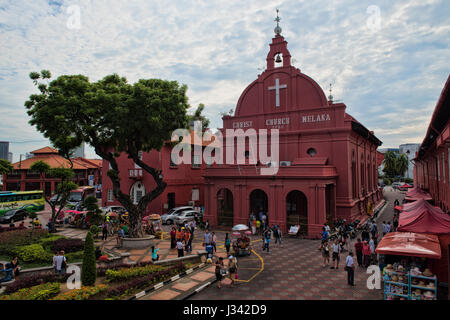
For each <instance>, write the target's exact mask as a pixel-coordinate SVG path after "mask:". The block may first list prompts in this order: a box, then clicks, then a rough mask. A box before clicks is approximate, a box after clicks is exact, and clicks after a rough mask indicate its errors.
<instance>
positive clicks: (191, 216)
mask: <svg viewBox="0 0 450 320" xmlns="http://www.w3.org/2000/svg"><path fill="white" fill-rule="evenodd" d="M197 215H198V212H197V211H195V210H187V211H183V212H181V213H180V214H179V215H178V216H177V218H176V219H175V223H176V224H177V225H178V226H183V225H185V224H186V222H191V221H194V220H195V217H196V216H197Z"/></svg>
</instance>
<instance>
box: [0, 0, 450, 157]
mask: <svg viewBox="0 0 450 320" xmlns="http://www.w3.org/2000/svg"><path fill="white" fill-rule="evenodd" d="M277 7H278V8H279V9H280V16H281V18H282V21H281V26H282V28H283V35H284V36H285V38H286V40H287V41H288V42H289V50H290V52H291V55H292V57H293V59H295V60H294V65H295V66H296V67H298V68H300V69H301V71H302V72H303V73H305V74H307V75H309V76H311V77H312V78H313V79H315V80H316V81H317V82H318V83H319V85H320V86H322V88H323V89H324V90H328V87H329V83H332V84H333V88H334V89H333V95H334V97H335V99H338V100H341V101H343V102H344V103H345V104H346V105H347V108H348V109H347V112H348V113H350V114H351V115H352V116H354V117H356V118H357V119H358V120H359V121H360V122H362V123H363V124H364V125H365V126H366V127H367V128H369V129H370V130H374V131H375V134H376V135H377V136H378V137H379V138H380V139H381V140H382V141H383V142H384V144H383V146H384V147H398V145H399V144H402V143H414V142H417V143H420V142H422V140H423V136H424V134H425V131H426V128H427V126H428V123H429V120H430V117H431V114H432V112H433V110H434V107H435V104H436V102H437V100H438V97H439V94H440V92H441V90H442V88H443V86H444V83H445V81H446V79H447V77H448V75H449V73H450V66H449V61H450V42H449V39H450V17H449V15H448V13H449V12H450V1H448V0H410V1H400V0H398V1H391V0H389V1H384V0H382V1H375V0H372V1H361V0H323V1H322V0H321V1H311V0H309V1H306V0H305V1H300V0H285V1H283V0H279V1H263V0H254V1H253V0H246V1H234V0H233V1H232V0H229V1H213V0H208V1H200V0H197V1H194V0H191V1H182V0H173V1H172V0H171V1H155V0H128V1H121V0H73V1H62V0H60V1H57V0H53V1H48V0H33V1H25V0H14V1H6V0H0V48H1V49H0V113H1V118H0V119H1V125H0V140H2V141H11V145H10V151H12V152H13V153H14V161H18V160H19V154H24V153H26V152H29V151H31V150H34V149H37V148H40V147H42V146H45V145H48V144H49V143H48V142H47V141H46V140H45V139H44V138H43V136H42V135H41V134H40V133H38V132H37V131H36V130H35V129H34V128H33V127H31V126H30V125H29V124H28V120H29V119H28V116H27V114H26V111H25V108H24V106H23V104H24V102H25V101H26V99H27V98H28V96H29V95H30V94H32V93H34V92H35V91H36V90H35V88H34V87H33V85H32V82H31V81H30V80H29V78H28V74H29V73H30V72H31V71H39V70H42V69H49V70H50V71H51V72H52V74H53V75H54V76H59V75H61V74H84V75H87V76H88V77H89V78H90V79H91V80H94V81H95V80H98V79H101V78H103V77H104V76H105V75H108V74H111V73H119V74H120V75H121V76H125V77H127V79H128V80H129V81H130V82H135V81H137V80H138V79H141V78H162V79H169V80H178V81H179V82H181V83H184V84H186V85H188V87H189V91H188V96H189V99H190V103H191V105H192V106H197V105H198V104H199V103H204V104H206V106H207V108H206V115H207V116H208V117H209V118H210V119H211V127H221V126H222V121H221V116H220V115H219V113H220V112H225V111H228V110H230V109H231V108H234V107H235V106H236V103H237V100H238V98H239V96H240V94H241V92H242V91H243V90H244V89H245V87H246V86H247V85H248V84H249V83H251V82H252V81H253V80H254V79H256V77H257V75H258V74H259V73H261V72H262V68H263V67H264V66H265V58H266V55H267V52H268V44H269V43H270V41H271V38H272V37H273V35H274V33H273V29H274V27H275V23H274V21H273V20H274V18H275V15H276V13H275V9H276V8H277ZM326 94H327V95H328V91H327V92H326ZM87 155H88V156H89V157H94V156H95V155H94V153H93V152H92V150H91V149H89V150H88V153H87Z"/></svg>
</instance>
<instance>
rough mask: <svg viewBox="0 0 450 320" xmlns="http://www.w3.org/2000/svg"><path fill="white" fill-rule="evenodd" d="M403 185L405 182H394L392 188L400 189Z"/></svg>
mask: <svg viewBox="0 0 450 320" xmlns="http://www.w3.org/2000/svg"><path fill="white" fill-rule="evenodd" d="M403 184H404V182H393V183H392V188H394V189H398V187H399V186H401V185H403Z"/></svg>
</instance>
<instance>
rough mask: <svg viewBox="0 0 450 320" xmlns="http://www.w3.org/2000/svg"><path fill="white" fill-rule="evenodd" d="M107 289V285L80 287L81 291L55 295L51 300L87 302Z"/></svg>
mask: <svg viewBox="0 0 450 320" xmlns="http://www.w3.org/2000/svg"><path fill="white" fill-rule="evenodd" d="M107 289H108V286H107V285H104V284H100V285H98V286H95V287H85V286H83V287H81V289H76V290H71V291H68V292H66V293H62V294H59V295H57V296H56V297H54V298H53V299H51V300H88V299H89V298H91V297H93V296H95V295H97V294H99V293H101V292H103V291H105V290H107Z"/></svg>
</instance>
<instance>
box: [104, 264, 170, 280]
mask: <svg viewBox="0 0 450 320" xmlns="http://www.w3.org/2000/svg"><path fill="white" fill-rule="evenodd" d="M162 270H164V267H163V266H159V265H150V266H145V267H132V268H125V269H120V270H107V271H106V274H105V276H106V280H107V281H108V282H117V281H124V280H130V279H133V278H136V277H141V276H146V275H149V274H151V273H153V272H156V271H162Z"/></svg>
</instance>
